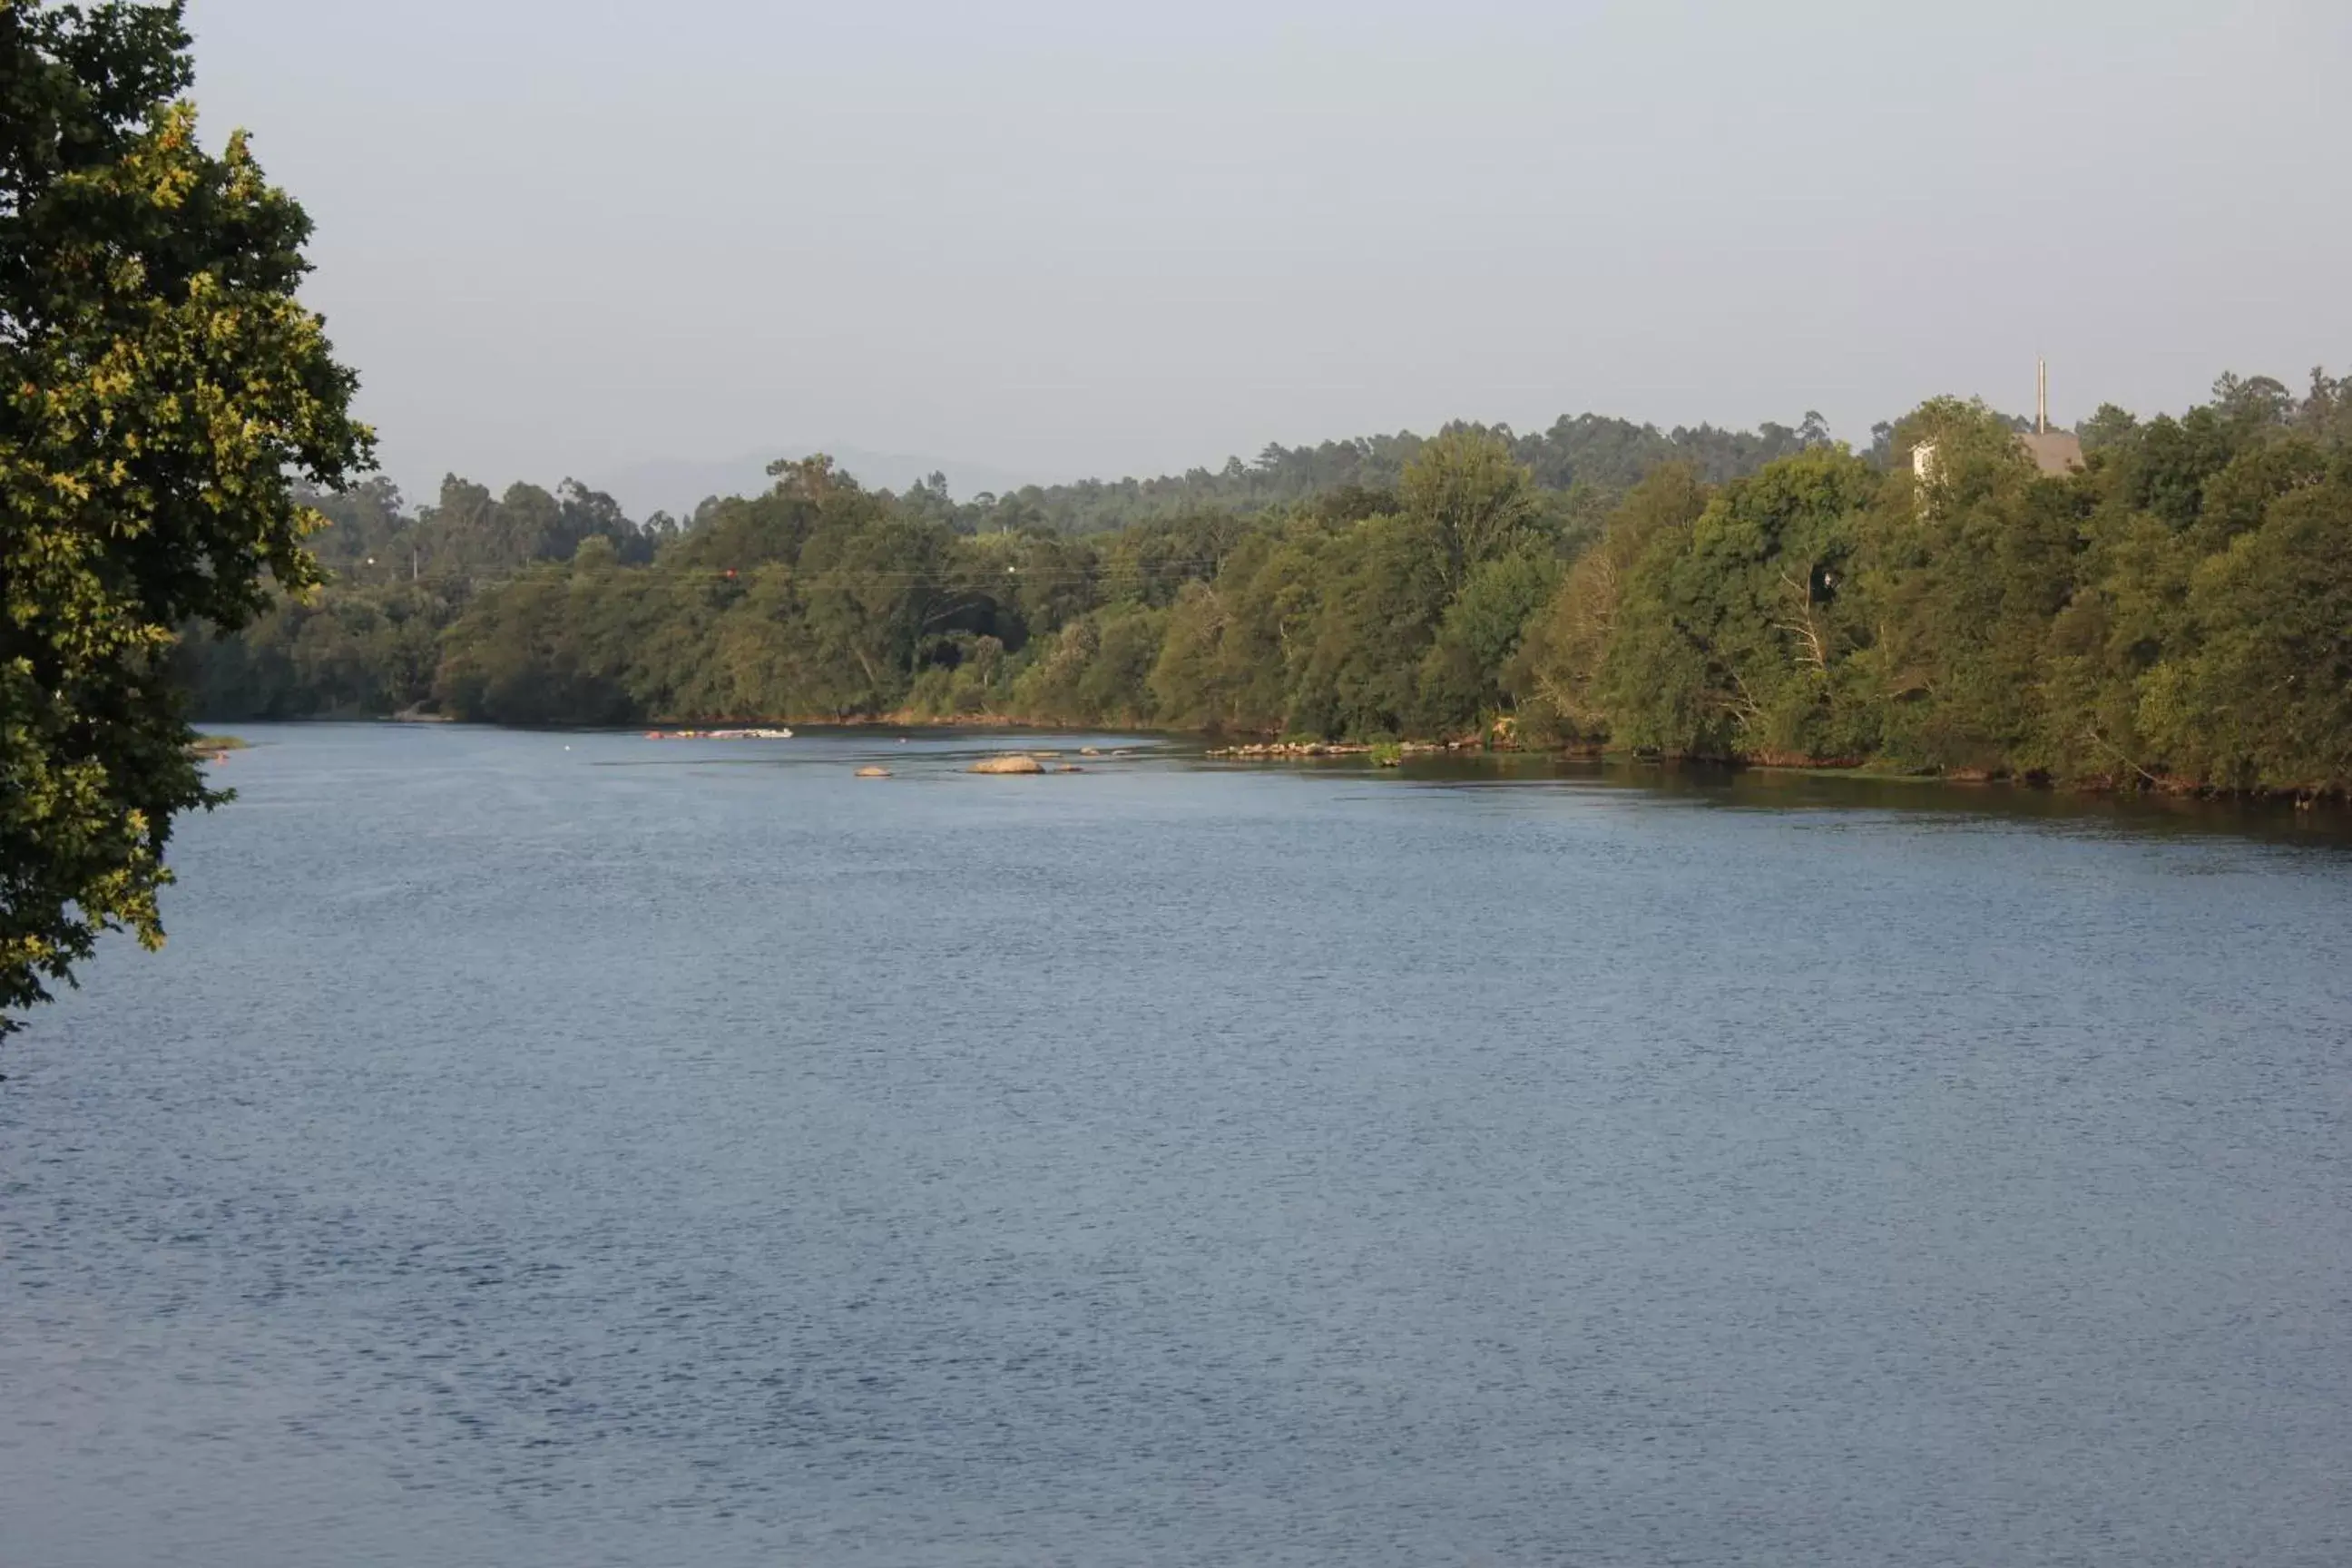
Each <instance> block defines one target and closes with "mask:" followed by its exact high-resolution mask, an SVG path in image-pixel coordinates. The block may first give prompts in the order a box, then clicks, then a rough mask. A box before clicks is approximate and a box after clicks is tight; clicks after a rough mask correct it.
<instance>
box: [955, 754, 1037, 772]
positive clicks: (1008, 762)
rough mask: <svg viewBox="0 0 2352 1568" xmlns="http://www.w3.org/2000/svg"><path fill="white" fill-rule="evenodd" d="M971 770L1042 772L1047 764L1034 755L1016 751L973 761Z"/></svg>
mask: <svg viewBox="0 0 2352 1568" xmlns="http://www.w3.org/2000/svg"><path fill="white" fill-rule="evenodd" d="M969 771H970V772H971V773H1044V772H1045V763H1041V762H1039V761H1038V760H1037V759H1036V758H1034V757H1026V756H1023V755H1021V754H1020V753H1019V752H1015V753H1013V755H1012V756H1009V757H982V759H981V760H980V761H978V762H976V763H972V764H971V769H970V770H969Z"/></svg>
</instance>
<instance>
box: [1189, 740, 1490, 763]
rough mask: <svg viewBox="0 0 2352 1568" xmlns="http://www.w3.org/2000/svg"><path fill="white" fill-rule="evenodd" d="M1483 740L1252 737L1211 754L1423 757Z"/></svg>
mask: <svg viewBox="0 0 2352 1568" xmlns="http://www.w3.org/2000/svg"><path fill="white" fill-rule="evenodd" d="M1484 743H1485V742H1482V741H1480V740H1479V739H1478V738H1477V737H1476V736H1475V735H1474V736H1472V737H1470V738H1469V739H1467V740H1463V741H1398V742H1391V743H1390V744H1388V745H1385V746H1379V745H1371V744H1368V743H1366V742H1361V741H1255V742H1251V743H1250V744H1248V745H1245V746H1214V747H1212V748H1210V751H1209V755H1211V756H1213V757H1231V758H1235V759H1238V760H1240V761H1243V762H1283V761H1287V760H1288V759H1290V758H1293V757H1363V756H1377V757H1379V758H1380V759H1381V760H1383V761H1385V760H1387V759H1388V758H1391V757H1426V756H1437V755H1443V754H1444V753H1445V752H1475V751H1476V750H1478V748H1479V747H1480V746H1481V745H1483V744H1484Z"/></svg>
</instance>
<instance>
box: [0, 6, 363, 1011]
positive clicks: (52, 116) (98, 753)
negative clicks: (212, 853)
mask: <svg viewBox="0 0 2352 1568" xmlns="http://www.w3.org/2000/svg"><path fill="white" fill-rule="evenodd" d="M181 9H182V8H181V6H180V5H177V4H166V5H100V6H95V7H91V8H89V9H87V10H85V9H82V8H79V7H75V6H48V5H38V4H33V3H29V0H12V3H10V4H6V5H0V496H4V497H5V512H0V1015H5V1014H8V1013H14V1012H17V1011H20V1010H21V1009H23V1008H24V1007H25V1006H26V1005H29V1004H32V1003H35V1002H37V1001H40V1000H42V999H43V998H45V997H46V996H47V986H48V985H49V984H55V983H57V982H58V981H69V980H70V979H71V976H72V969H73V966H74V965H75V964H76V963H79V961H80V960H82V959H83V958H85V957H87V956H88V955H89V952H90V951H91V947H92V944H93V942H94V941H95V939H96V937H97V936H98V934H99V933H100V931H106V930H121V929H125V928H127V929H130V930H131V931H135V932H136V933H137V934H138V936H139V937H140V939H141V941H142V942H145V943H147V944H148V945H150V946H152V945H155V944H157V943H159V942H161V941H162V939H163V930H162V926H161V924H160V922H159V921H158V918H157V912H156V905H155V894H156V889H158V888H159V887H160V886H162V885H163V883H164V882H165V881H167V880H168V879H169V875H168V873H167V872H166V870H165V869H164V867H163V848H164V846H165V843H166V841H167V840H168V838H169V837H170V833H171V828H172V822H173V817H174V816H177V815H179V814H180V813H182V812H184V811H186V810H188V809H190V808H191V807H194V806H199V805H210V804H213V803H214V802H215V801H216V800H218V799H219V798H221V797H220V796H218V795H215V793H213V792H211V791H209V790H207V789H206V788H205V784H204V781H203V778H202V776H201V775H200V773H199V772H198V766H197V763H195V761H194V760H193V759H192V758H191V756H190V755H189V752H188V747H187V742H188V739H189V736H190V734H191V732H192V731H190V730H189V729H188V726H187V724H186V722H185V721H184V716H183V707H184V700H183V698H182V696H181V695H180V693H179V691H178V689H177V688H176V686H175V685H174V683H173V681H172V679H169V675H168V671H167V668H166V666H167V663H168V661H169V659H170V657H171V652H172V648H173V641H174V633H175V630H176V628H178V627H180V626H184V625H186V624H188V623H190V622H192V621H196V620H203V621H205V622H209V623H210V624H212V625H214V626H224V627H232V628H233V627H236V626H241V625H243V624H244V623H245V622H247V620H248V619H250V618H251V617H252V616H254V615H256V614H257V613H258V612H260V611H261V610H262V609H263V608H265V606H266V605H268V603H269V587H268V584H269V583H270V582H272V581H273V580H274V582H275V584H277V586H278V588H279V589H280V590H283V591H286V592H289V593H299V592H300V591H302V590H303V589H305V588H307V587H308V586H309V585H310V584H311V583H312V582H313V581H314V580H315V575H316V574H315V569H314V566H313V563H312V562H311V560H310V556H309V555H308V554H307V553H306V552H305V551H304V550H303V548H302V537H303V535H304V533H305V532H306V531H309V530H310V528H311V527H313V526H314V525H315V524H316V523H317V522H318V521H319V520H318V518H317V516H316V514H315V513H314V512H313V511H311V510H310V508H309V507H308V506H307V505H306V504H305V502H304V500H303V497H302V495H301V494H300V493H298V492H297V490H296V489H294V482H295V480H296V479H301V480H304V481H307V482H308V483H310V484H313V485H320V486H326V487H330V488H332V487H336V486H340V485H341V484H342V483H344V482H345V481H346V479H348V478H349V477H350V476H351V475H352V472H353V471H354V470H356V469H358V468H362V467H364V466H365V464H366V461H367V458H368V455H369V445H370V437H369V435H368V433H367V431H366V430H365V429H364V428H363V427H362V426H359V425H356V424H354V423H353V422H352V419H351V417H350V413H349V407H350V402H351V396H352V387H353V381H352V375H351V374H350V373H349V372H348V371H346V370H344V369H343V368H342V367H341V366H340V365H338V364H337V363H335V361H334V360H333V358H332V357H331V353H330V352H329V348H328V344H327V342H326V339H325V337H324V336H323V334H322V332H321V330H320V321H319V319H318V318H317V317H316V316H314V315H312V314H311V313H310V312H309V311H307V310H303V309H302V308H301V306H300V305H299V303H297V301H296V300H295V289H296V286H297V284H298V283H299V281H300V279H301V277H302V275H303V272H304V270H305V264H304V262H303V260H302V254H301V251H302V245H303V243H304V241H305V240H306V239H307V238H308V237H309V235H310V224H309V221H308V220H307V219H306V218H305V217H304V216H303V214H302V210H301V208H300V207H299V206H298V205H295V203H294V202H293V201H292V200H291V199H290V198H289V197H288V196H287V195H285V194H284V193H283V192H280V191H278V190H277V189H275V188H273V187H272V186H270V185H269V184H268V182H267V181H265V180H264V179H263V177H262V174H261V171H260V169H259V167H258V166H257V164H256V163H255V162H254V160H253V157H252V154H251V153H250V151H249V150H248V148H247V144H246V141H245V138H244V137H243V136H242V135H241V134H240V135H237V136H233V137H231V138H230V139H229V142H228V144H227V146H226V149H225V150H224V151H223V152H222V153H221V154H220V155H219V156H217V157H215V156H213V155H211V154H209V153H205V151H204V150H203V149H202V148H201V147H200V146H199V145H198V144H197V141H196V134H195V111H194V109H193V108H192V107H191V106H190V105H188V104H187V103H186V102H185V101H184V100H181V99H180V96H179V95H180V94H181V93H183V92H184V90H185V89H186V88H187V86H188V84H189V80H190V69H189V65H188V59H187V47H188V38H187V34H186V32H185V30H184V27H183V26H182V25H181ZM329 662H331V661H329ZM11 1026H12V1025H11V1024H10V1022H9V1021H8V1019H6V1018H5V1016H0V1030H5V1029H6V1028H8V1027H11Z"/></svg>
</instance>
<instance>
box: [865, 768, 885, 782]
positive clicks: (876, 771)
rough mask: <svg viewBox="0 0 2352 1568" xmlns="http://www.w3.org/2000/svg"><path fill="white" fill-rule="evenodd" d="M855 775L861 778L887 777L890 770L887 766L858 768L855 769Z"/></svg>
mask: <svg viewBox="0 0 2352 1568" xmlns="http://www.w3.org/2000/svg"><path fill="white" fill-rule="evenodd" d="M857 776H858V777H859V778H862V779H887V778H888V777H889V776H890V770H889V769H888V768H860V769H858V770H857Z"/></svg>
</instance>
